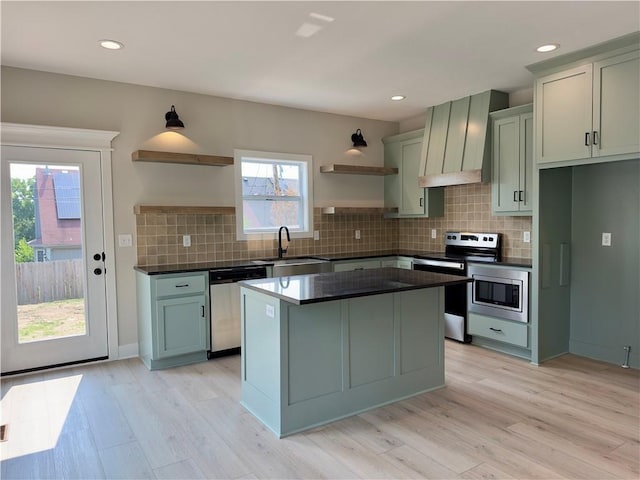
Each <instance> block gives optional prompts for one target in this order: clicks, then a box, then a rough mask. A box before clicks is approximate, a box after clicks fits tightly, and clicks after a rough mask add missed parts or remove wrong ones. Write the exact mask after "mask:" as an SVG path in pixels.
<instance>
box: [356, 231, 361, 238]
mask: <svg viewBox="0 0 640 480" xmlns="http://www.w3.org/2000/svg"><path fill="white" fill-rule="evenodd" d="M356 240H360V230H356Z"/></svg>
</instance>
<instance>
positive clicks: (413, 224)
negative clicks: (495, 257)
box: [398, 183, 532, 258]
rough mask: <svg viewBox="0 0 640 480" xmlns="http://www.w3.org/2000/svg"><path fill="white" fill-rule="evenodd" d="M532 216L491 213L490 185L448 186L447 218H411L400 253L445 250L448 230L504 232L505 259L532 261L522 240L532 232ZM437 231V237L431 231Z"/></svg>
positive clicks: (404, 222) (402, 235) (401, 234)
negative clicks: (524, 235)
mask: <svg viewBox="0 0 640 480" xmlns="http://www.w3.org/2000/svg"><path fill="white" fill-rule="evenodd" d="M531 225H532V220H531V217H508V216H505V217H502V216H501V217H496V216H493V215H492V214H491V184H483V183H475V184H470V185H455V186H451V187H445V191H444V217H437V218H410V219H409V218H408V219H403V220H401V221H400V225H399V228H398V233H399V244H398V248H399V249H400V250H424V251H433V252H438V251H443V250H444V246H443V235H444V233H445V232H447V231H471V232H491V233H493V232H498V233H502V255H503V256H504V257H517V258H531V243H524V242H523V241H522V236H523V232H525V231H527V232H531ZM434 228H435V229H436V238H435V239H432V238H431V230H432V229H434Z"/></svg>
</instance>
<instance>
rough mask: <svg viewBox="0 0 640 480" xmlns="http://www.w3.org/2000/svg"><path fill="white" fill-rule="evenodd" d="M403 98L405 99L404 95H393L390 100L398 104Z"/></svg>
mask: <svg viewBox="0 0 640 480" xmlns="http://www.w3.org/2000/svg"><path fill="white" fill-rule="evenodd" d="M405 98H407V97H405V96H404V95H394V96H393V97H391V100H394V101H396V102H399V101H400V100H404V99H405Z"/></svg>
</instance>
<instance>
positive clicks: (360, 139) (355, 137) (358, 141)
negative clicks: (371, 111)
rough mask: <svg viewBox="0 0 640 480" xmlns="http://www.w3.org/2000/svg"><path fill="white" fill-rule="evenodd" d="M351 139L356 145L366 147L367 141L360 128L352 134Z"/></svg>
mask: <svg viewBox="0 0 640 480" xmlns="http://www.w3.org/2000/svg"><path fill="white" fill-rule="evenodd" d="M351 141H352V142H353V146H354V147H366V146H367V142H366V141H365V139H364V138H363V137H362V131H361V130H360V129H358V130H356V133H354V134H353V135H351Z"/></svg>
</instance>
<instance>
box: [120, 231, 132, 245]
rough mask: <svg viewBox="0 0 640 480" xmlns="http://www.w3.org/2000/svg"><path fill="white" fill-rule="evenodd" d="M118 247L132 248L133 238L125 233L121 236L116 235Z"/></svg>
mask: <svg viewBox="0 0 640 480" xmlns="http://www.w3.org/2000/svg"><path fill="white" fill-rule="evenodd" d="M118 246H119V247H132V246H133V237H132V236H131V234H130V233H125V234H123V235H118Z"/></svg>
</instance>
